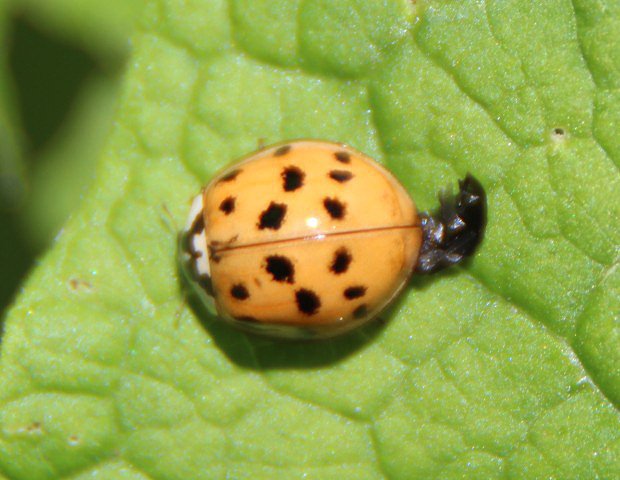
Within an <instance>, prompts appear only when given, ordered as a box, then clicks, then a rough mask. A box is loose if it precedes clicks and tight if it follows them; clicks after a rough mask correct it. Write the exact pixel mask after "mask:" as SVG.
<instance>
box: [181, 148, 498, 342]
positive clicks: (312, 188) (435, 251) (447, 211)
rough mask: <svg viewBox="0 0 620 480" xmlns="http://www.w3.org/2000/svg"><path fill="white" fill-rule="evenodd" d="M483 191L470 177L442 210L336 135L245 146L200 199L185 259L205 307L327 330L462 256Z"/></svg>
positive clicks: (256, 320)
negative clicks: (428, 206) (252, 149)
mask: <svg viewBox="0 0 620 480" xmlns="http://www.w3.org/2000/svg"><path fill="white" fill-rule="evenodd" d="M485 223H486V198H485V193H484V190H483V188H482V186H481V185H480V183H479V182H478V181H477V180H475V179H474V178H473V177H472V176H471V175H468V176H467V177H466V178H465V179H464V180H463V181H461V182H460V191H459V192H458V194H457V195H456V196H455V197H454V198H446V197H445V196H444V197H443V198H442V200H441V207H440V209H439V211H438V212H437V214H435V215H428V214H418V212H417V210H416V207H415V204H414V202H413V201H412V199H411V197H410V196H409V195H408V193H407V191H406V190H405V189H404V187H403V186H402V185H401V184H400V183H399V182H398V180H397V179H396V178H395V177H394V176H393V175H392V174H391V173H390V172H388V171H387V170H386V169H384V168H383V167H382V166H380V165H379V164H378V163H376V162H375V161H374V160H372V159H371V158H369V157H368V156H366V155H364V154H362V153H360V152H358V151H356V150H353V149H352V148H350V147H347V146H345V145H342V144H337V143H329V142H324V141H315V140H301V141H294V142H290V143H286V144H280V145H276V146H273V147H270V148H266V149H264V150H261V151H259V152H257V153H255V154H252V155H250V156H248V157H246V158H245V159H242V160H241V161H239V162H237V163H236V164H234V165H233V166H231V167H229V168H227V169H225V170H224V171H223V172H222V173H221V174H220V175H218V176H217V177H215V178H214V179H213V180H212V181H211V182H210V183H209V184H208V185H207V186H206V187H205V188H203V189H202V191H201V192H200V194H199V195H198V196H196V198H195V199H194V201H193V203H192V207H191V209H190V215H189V219H188V223H187V226H186V228H185V230H184V232H183V233H182V235H181V247H180V253H181V267H182V270H183V272H184V273H185V276H186V278H187V280H188V281H189V283H190V285H192V287H193V288H194V290H195V291H196V292H197V293H198V295H199V297H200V298H201V299H202V301H203V302H204V303H205V305H206V306H207V308H209V309H210V310H211V311H213V312H214V313H216V314H217V315H218V316H219V317H221V318H222V319H224V320H225V321H228V322H230V323H232V324H234V325H236V326H239V327H241V328H243V329H245V330H249V331H252V332H256V333H260V334H267V335H271V336H278V337H288V338H317V337H319V338H322V337H330V336H333V335H337V334H340V333H343V332H346V331H349V330H351V329H353V328H355V327H357V326H359V325H362V324H363V323H365V322H367V321H368V320H369V319H371V318H373V317H375V316H376V315H377V314H378V313H379V312H380V311H381V310H383V309H384V308H385V307H386V306H387V305H388V304H389V303H390V302H391V301H392V300H393V299H394V298H395V297H396V296H397V295H398V293H399V292H400V291H401V290H402V289H403V287H404V286H405V285H406V284H407V281H408V279H409V277H410V275H411V274H412V273H413V272H414V271H418V272H422V273H430V272H433V271H437V270H439V269H441V268H444V267H446V266H448V265H452V264H455V263H458V262H460V261H461V260H462V259H463V258H465V257H467V256H469V255H471V254H472V253H473V251H474V250H475V248H476V246H477V245H478V243H479V242H480V240H481V238H482V235H483V231H484V228H485Z"/></svg>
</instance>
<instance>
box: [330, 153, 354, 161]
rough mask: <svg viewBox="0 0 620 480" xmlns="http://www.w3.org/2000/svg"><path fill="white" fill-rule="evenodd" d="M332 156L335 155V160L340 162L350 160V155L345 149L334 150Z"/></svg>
mask: <svg viewBox="0 0 620 480" xmlns="http://www.w3.org/2000/svg"><path fill="white" fill-rule="evenodd" d="M334 157H336V160H338V161H339V162H342V163H350V162H351V155H350V154H349V152H345V151H340V152H336V153H334Z"/></svg>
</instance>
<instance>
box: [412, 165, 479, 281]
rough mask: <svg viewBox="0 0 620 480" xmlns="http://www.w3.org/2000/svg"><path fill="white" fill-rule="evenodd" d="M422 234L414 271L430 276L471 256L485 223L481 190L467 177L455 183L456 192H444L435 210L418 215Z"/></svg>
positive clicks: (475, 181) (474, 180)
mask: <svg viewBox="0 0 620 480" xmlns="http://www.w3.org/2000/svg"><path fill="white" fill-rule="evenodd" d="M420 221H421V222H420V223H421V226H422V231H423V234H424V239H423V241H422V247H421V248H420V256H419V258H418V264H417V266H416V269H415V271H416V272H418V273H433V272H437V271H439V270H443V269H444V268H446V267H449V266H450V265H454V264H457V263H460V262H462V261H463V260H464V259H465V258H467V257H469V256H470V255H472V254H473V253H474V252H475V251H476V248H477V247H478V245H479V244H480V242H481V241H482V238H483V236H484V230H485V227H486V222H487V201H486V193H485V191H484V188H482V185H481V184H480V182H479V181H478V180H476V179H475V178H474V177H473V176H472V175H471V174H469V173H468V174H467V175H466V176H465V178H464V179H463V180H460V181H459V191H458V193H457V194H456V195H452V194H451V193H450V192H449V191H444V192H442V193H441V194H440V196H439V208H438V209H437V210H436V211H434V212H432V213H423V214H421V215H420Z"/></svg>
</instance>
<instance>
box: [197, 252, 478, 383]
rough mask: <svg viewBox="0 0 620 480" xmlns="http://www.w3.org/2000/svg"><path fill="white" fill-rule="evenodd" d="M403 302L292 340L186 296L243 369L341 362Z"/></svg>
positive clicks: (422, 278)
mask: <svg viewBox="0 0 620 480" xmlns="http://www.w3.org/2000/svg"><path fill="white" fill-rule="evenodd" d="M465 263H467V262H465ZM458 270H459V269H451V270H448V271H445V270H444V271H441V272H438V273H435V274H433V275H432V276H431V277H429V276H428V275H414V276H413V278H412V280H411V281H410V283H409V286H408V287H407V288H408V289H410V290H413V291H414V292H415V291H421V290H424V289H426V288H428V287H429V286H430V284H432V283H433V282H435V281H436V280H437V279H438V278H441V277H449V276H452V275H458V274H459V272H458ZM404 301H405V299H404V298H402V297H401V298H400V299H397V300H396V301H395V302H394V303H392V304H391V305H390V306H389V307H388V308H387V309H386V310H385V311H384V312H382V313H381V314H380V315H379V316H378V317H377V318H375V319H373V320H371V321H369V322H368V323H367V324H366V325H363V326H362V327H360V328H357V329H355V330H353V331H351V332H348V333H345V334H342V335H339V336H336V337H332V338H326V339H325V338H316V339H312V340H309V339H300V340H291V339H282V338H270V337H265V336H261V335H257V334H253V333H247V332H244V331H242V330H239V329H238V328H235V327H234V326H232V325H230V324H228V323H226V322H224V321H222V320H220V319H218V318H217V317H216V316H215V315H213V314H212V313H210V312H209V311H208V310H207V309H206V308H205V307H204V305H203V304H202V303H201V302H200V301H199V300H198V299H197V298H195V297H190V298H188V304H189V306H190V308H191V309H192V310H193V311H194V313H195V314H196V316H197V318H198V319H199V321H200V322H201V324H202V325H203V327H204V328H205V330H206V331H207V332H208V333H209V334H210V335H211V337H212V339H213V341H214V342H215V344H216V345H217V346H218V348H219V349H220V350H221V351H222V352H223V353H224V354H225V355H226V356H227V357H228V358H229V359H230V361H231V362H233V363H235V364H236V365H238V366H240V367H242V368H247V369H251V370H261V371H264V370H271V369H279V370H282V369H291V370H299V369H315V368H321V367H326V366H329V365H334V364H336V363H338V362H341V361H343V360H345V359H346V358H347V357H350V356H352V355H354V354H355V353H357V352H360V351H362V350H363V349H364V348H365V347H366V346H368V345H370V344H372V342H373V341H374V340H375V339H376V338H377V337H378V336H379V335H380V334H381V332H383V330H384V329H385V328H386V326H387V324H388V323H389V322H390V319H391V318H392V317H393V316H394V315H393V312H395V311H397V310H399V309H400V308H401V306H402V302H404Z"/></svg>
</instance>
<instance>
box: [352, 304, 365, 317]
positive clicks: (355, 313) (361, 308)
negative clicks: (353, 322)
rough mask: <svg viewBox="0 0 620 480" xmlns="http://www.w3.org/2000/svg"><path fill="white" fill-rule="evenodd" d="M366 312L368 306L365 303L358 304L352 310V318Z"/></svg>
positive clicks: (363, 315)
mask: <svg viewBox="0 0 620 480" xmlns="http://www.w3.org/2000/svg"><path fill="white" fill-rule="evenodd" d="M367 314H368V307H367V306H366V305H364V304H362V305H360V306H359V307H357V308H356V309H355V310H353V317H354V318H363V317H365V316H366V315H367Z"/></svg>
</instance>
